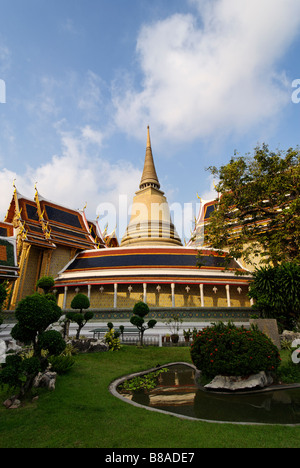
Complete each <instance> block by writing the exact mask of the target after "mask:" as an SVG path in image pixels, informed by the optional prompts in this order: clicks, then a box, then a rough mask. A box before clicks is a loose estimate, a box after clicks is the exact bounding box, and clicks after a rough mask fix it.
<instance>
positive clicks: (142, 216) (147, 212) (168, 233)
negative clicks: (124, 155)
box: [121, 127, 182, 247]
mask: <svg viewBox="0 0 300 468" xmlns="http://www.w3.org/2000/svg"><path fill="white" fill-rule="evenodd" d="M128 245H130V246H138V245H163V246H170V245H182V243H181V240H180V238H179V236H178V234H177V232H176V229H175V226H174V224H173V222H172V220H171V214H170V209H169V205H168V202H167V199H166V197H165V196H164V193H163V192H162V191H161V190H160V184H159V181H158V177H157V175H156V170H155V166H154V161H153V156H152V150H151V141H150V132H149V127H148V133H147V148H146V156H145V164H144V171H143V175H142V179H141V183H140V190H139V191H137V192H136V194H135V197H134V199H133V205H132V211H131V217H130V221H129V224H128V226H127V229H126V232H125V234H124V236H123V238H122V241H121V247H123V246H128Z"/></svg>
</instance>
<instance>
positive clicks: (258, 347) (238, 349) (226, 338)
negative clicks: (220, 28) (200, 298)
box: [191, 322, 280, 378]
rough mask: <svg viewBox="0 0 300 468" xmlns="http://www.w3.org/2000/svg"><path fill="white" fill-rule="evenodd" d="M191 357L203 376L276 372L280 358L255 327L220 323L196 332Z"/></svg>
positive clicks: (270, 343)
mask: <svg viewBox="0 0 300 468" xmlns="http://www.w3.org/2000/svg"><path fill="white" fill-rule="evenodd" d="M191 358H192V361H193V363H194V365H195V366H196V367H197V369H199V370H201V371H202V373H203V375H204V376H206V377H209V378H213V377H215V376H216V375H219V374H221V375H231V376H248V375H250V374H256V373H258V372H260V371H265V372H276V370H277V368H278V366H279V364H280V355H279V351H278V349H277V347H276V346H275V345H274V344H273V343H272V341H271V340H270V339H269V338H268V337H267V336H266V335H265V334H264V333H262V332H260V331H259V330H258V329H257V328H256V329H255V328H252V329H251V330H246V329H245V328H244V327H240V328H239V327H236V326H235V325H234V324H231V323H229V324H228V325H225V324H223V323H222V322H221V323H218V324H215V325H213V326H211V327H207V328H204V329H203V330H200V331H199V332H198V333H197V335H196V336H195V337H194V341H193V343H192V345H191Z"/></svg>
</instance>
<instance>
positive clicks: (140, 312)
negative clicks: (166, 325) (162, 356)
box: [130, 301, 157, 346]
mask: <svg viewBox="0 0 300 468" xmlns="http://www.w3.org/2000/svg"><path fill="white" fill-rule="evenodd" d="M148 313H149V307H148V305H147V304H145V303H144V302H142V301H139V302H137V303H136V304H135V305H134V307H133V314H134V315H133V316H132V317H131V318H130V323H132V325H134V326H135V327H137V329H138V330H139V333H140V344H141V346H143V337H144V333H145V331H146V330H148V328H154V327H155V325H156V323H157V321H156V320H154V319H152V320H149V321H148V323H147V325H144V323H145V320H144V317H145V316H146V315H147V314H148Z"/></svg>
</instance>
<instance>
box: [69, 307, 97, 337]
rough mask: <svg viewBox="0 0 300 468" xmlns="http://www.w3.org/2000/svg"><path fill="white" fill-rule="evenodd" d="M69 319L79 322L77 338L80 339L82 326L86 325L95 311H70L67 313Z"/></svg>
mask: <svg viewBox="0 0 300 468" xmlns="http://www.w3.org/2000/svg"><path fill="white" fill-rule="evenodd" d="M66 317H67V319H69V320H71V321H72V322H75V323H77V325H78V328H77V332H76V339H77V340H79V337H80V332H81V330H82V328H83V327H84V326H85V325H86V323H87V322H88V321H89V320H91V319H92V318H93V317H94V313H93V312H92V311H90V310H87V311H86V312H85V313H84V314H83V313H75V312H68V313H67V314H66Z"/></svg>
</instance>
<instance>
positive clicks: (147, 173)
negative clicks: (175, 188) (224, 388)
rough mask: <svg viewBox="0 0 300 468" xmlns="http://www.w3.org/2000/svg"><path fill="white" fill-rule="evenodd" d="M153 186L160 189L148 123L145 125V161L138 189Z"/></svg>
mask: <svg viewBox="0 0 300 468" xmlns="http://www.w3.org/2000/svg"><path fill="white" fill-rule="evenodd" d="M149 186H151V187H154V188H156V189H158V190H159V189H160V183H159V181H158V177H157V174H156V170H155V165H154V160H153V155H152V148H151V141H150V130H149V125H148V127H147V147H146V155H145V162H144V170H143V174H142V178H141V182H140V190H141V189H143V188H145V187H149Z"/></svg>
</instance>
